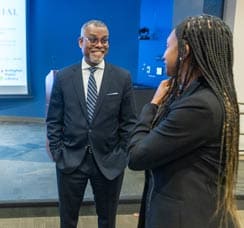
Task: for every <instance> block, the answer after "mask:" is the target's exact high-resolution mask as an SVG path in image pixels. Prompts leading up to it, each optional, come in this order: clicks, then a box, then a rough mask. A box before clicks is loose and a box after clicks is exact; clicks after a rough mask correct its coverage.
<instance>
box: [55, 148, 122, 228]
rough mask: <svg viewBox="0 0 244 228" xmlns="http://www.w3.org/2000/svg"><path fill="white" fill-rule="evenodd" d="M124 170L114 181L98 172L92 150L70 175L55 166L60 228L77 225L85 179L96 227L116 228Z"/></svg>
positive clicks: (69, 227) (71, 227)
mask: <svg viewBox="0 0 244 228" xmlns="http://www.w3.org/2000/svg"><path fill="white" fill-rule="evenodd" d="M123 176H124V172H123V173H122V174H120V175H119V176H118V177H116V178H115V179H113V180H108V179H106V178H105V177H104V176H103V174H102V173H101V172H100V170H99V168H98V166H97V164H96V162H95V159H94V157H93V154H92V153H87V155H86V157H85V160H84V161H83V162H82V164H81V166H80V167H79V168H78V169H76V170H75V171H74V172H72V173H70V174H65V173H63V172H62V171H60V170H59V169H57V182H58V192H59V211H60V224H61V226H60V227H61V228H76V227H77V223H78V218H79V210H80V207H81V204H82V201H83V197H84V193H85V189H86V186H87V182H88V180H89V181H90V183H91V187H92V190H93V194H94V201H95V206H96V213H97V215H98V227H99V228H115V223H116V212H117V206H118V202H119V195H120V190H121V186H122V181H123Z"/></svg>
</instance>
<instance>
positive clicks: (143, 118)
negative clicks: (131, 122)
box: [129, 79, 232, 228]
mask: <svg viewBox="0 0 244 228" xmlns="http://www.w3.org/2000/svg"><path fill="white" fill-rule="evenodd" d="M156 111H157V106H156V105H153V104H147V105H146V106H145V107H144V108H143V110H142V113H141V115H140V116H139V122H138V123H137V125H136V127H135V130H134V131H133V133H132V139H131V142H130V144H129V152H130V162H129V167H130V168H131V169H134V170H147V174H148V175H147V176H148V177H149V178H148V179H147V182H146V188H147V193H146V194H144V199H143V200H142V209H143V210H142V211H141V217H140V225H139V227H147V228H163V227H167V228H210V227H211V228H216V227H218V225H217V224H218V222H219V217H213V215H214V212H215V209H216V193H217V185H216V183H217V174H218V165H219V163H220V161H219V159H220V141H221V131H222V124H223V113H224V112H223V109H222V106H221V105H220V102H219V101H218V99H217V97H216V96H215V95H214V93H213V92H212V91H211V89H210V88H209V87H208V85H207V83H206V82H205V81H204V79H199V80H197V81H194V82H193V83H192V84H191V86H190V87H189V88H188V89H187V91H185V93H184V94H182V96H181V97H179V98H178V99H176V100H175V101H174V102H173V103H172V104H171V105H170V107H169V112H168V114H167V115H166V116H161V118H160V119H159V121H158V123H157V124H156V126H155V127H154V128H153V129H151V125H152V120H153V118H154V116H155V114H156ZM223 166H224V165H223V164H222V167H223ZM145 218H146V221H145ZM230 227H232V226H230Z"/></svg>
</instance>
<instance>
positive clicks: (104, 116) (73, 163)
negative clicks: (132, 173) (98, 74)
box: [46, 63, 136, 179]
mask: <svg viewBox="0 0 244 228" xmlns="http://www.w3.org/2000/svg"><path fill="white" fill-rule="evenodd" d="M135 119H136V117H135V103H134V96H133V89H132V83H131V77H130V74H129V72H127V71H126V70H124V69H121V68H118V67H115V66H113V65H111V64H108V63H105V69H104V75H103V79H102V84H101V88H100V92H99V96H98V100H97V103H96V109H95V112H94V118H93V121H92V123H89V121H88V116H87V107H86V99H85V94H84V88H83V80H82V71H81V63H77V64H74V65H72V66H69V67H67V68H64V69H63V70H61V71H59V72H58V73H57V75H56V77H55V82H54V85H53V89H52V94H51V98H50V103H49V109H48V114H47V118H46V122H47V136H48V140H49V147H50V152H51V153H52V155H53V159H54V161H55V162H56V164H57V167H58V168H59V169H61V170H62V171H63V172H67V173H68V172H72V171H73V170H74V169H75V168H77V167H78V166H79V165H80V164H81V162H82V160H83V158H84V156H85V153H86V148H87V146H91V147H92V151H93V154H94V158H95V160H96V162H97V165H98V167H99V168H100V170H101V172H102V173H103V174H104V176H105V177H107V178H108V179H113V178H115V177H116V176H118V175H119V174H120V173H121V172H122V171H123V170H124V168H125V167H126V165H127V162H128V153H127V150H126V148H127V142H128V134H129V132H130V131H131V127H132V126H133V125H134V123H135Z"/></svg>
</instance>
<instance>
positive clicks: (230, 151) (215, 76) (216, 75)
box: [164, 15, 239, 227]
mask: <svg viewBox="0 0 244 228" xmlns="http://www.w3.org/2000/svg"><path fill="white" fill-rule="evenodd" d="M175 33H176V37H177V40H178V52H179V54H178V61H177V63H176V64H177V75H176V76H175V77H173V78H172V79H171V85H170V89H169V92H168V94H167V95H166V96H165V98H164V102H165V104H166V106H167V103H171V102H172V97H174V96H176V94H179V93H181V91H183V90H184V87H185V86H186V85H187V83H188V82H189V80H190V79H191V78H192V77H193V74H197V73H199V72H200V74H201V75H202V76H203V77H204V78H205V80H206V82H207V83H208V85H209V86H210V88H211V89H212V91H213V92H214V93H215V94H216V96H217V98H218V100H219V102H220V104H221V105H222V107H223V110H224V119H223V128H222V136H221V148H220V164H219V173H218V177H219V178H218V205H217V211H216V215H217V214H219V213H218V212H221V213H220V214H221V215H222V218H221V224H220V227H227V226H228V225H227V218H228V217H229V216H231V217H232V219H233V220H234V221H235V223H236V227H238V224H239V223H238V220H237V215H236V204H235V198H234V189H235V184H236V181H237V169H238V158H239V154H238V151H239V108H238V102H237V96H236V91H235V86H234V80H233V39H232V33H231V31H230V29H229V27H228V26H227V25H226V24H225V23H224V22H223V21H222V20H221V19H220V18H217V17H215V16H210V15H201V16H196V17H189V18H187V19H186V20H184V21H183V22H182V23H181V24H179V25H178V26H177V27H176V29H175ZM185 43H187V44H188V45H189V46H190V50H191V51H190V64H189V67H188V69H187V73H186V77H185V79H184V82H183V83H182V81H181V73H182V72H181V71H182V64H183V61H184V48H185ZM165 108H166V107H165ZM165 108H164V111H166V110H165ZM166 109H167V108H166ZM221 163H224V167H225V168H224V170H223V168H222V165H221Z"/></svg>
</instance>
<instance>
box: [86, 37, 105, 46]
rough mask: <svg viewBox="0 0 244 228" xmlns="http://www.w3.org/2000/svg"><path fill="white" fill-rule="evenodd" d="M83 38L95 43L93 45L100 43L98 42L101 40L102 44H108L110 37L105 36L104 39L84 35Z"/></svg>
mask: <svg viewBox="0 0 244 228" xmlns="http://www.w3.org/2000/svg"><path fill="white" fill-rule="evenodd" d="M83 38H84V39H85V40H86V41H88V42H89V43H90V44H93V45H96V44H98V42H101V44H103V45H106V44H108V37H104V38H102V39H98V38H97V37H90V36H84V37H83Z"/></svg>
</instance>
